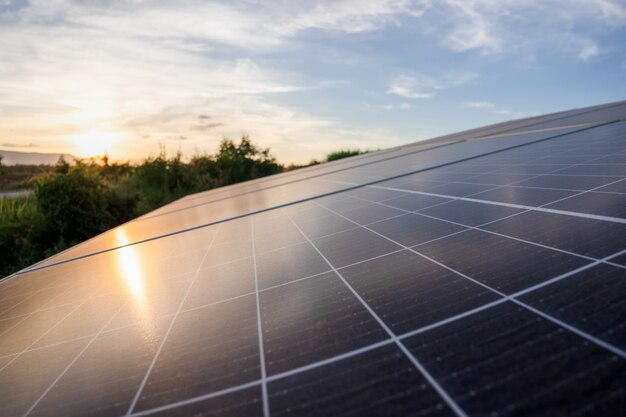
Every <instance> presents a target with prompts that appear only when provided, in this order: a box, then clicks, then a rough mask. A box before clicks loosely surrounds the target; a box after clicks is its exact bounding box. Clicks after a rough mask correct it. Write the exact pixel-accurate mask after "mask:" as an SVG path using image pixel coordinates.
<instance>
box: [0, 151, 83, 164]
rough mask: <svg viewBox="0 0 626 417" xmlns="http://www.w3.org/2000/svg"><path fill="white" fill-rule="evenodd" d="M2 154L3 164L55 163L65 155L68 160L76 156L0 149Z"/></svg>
mask: <svg viewBox="0 0 626 417" xmlns="http://www.w3.org/2000/svg"><path fill="white" fill-rule="evenodd" d="M0 155H2V156H4V159H2V164H3V165H54V164H56V162H57V161H58V160H59V157H60V156H61V155H63V156H64V157H65V159H66V160H67V161H68V162H71V161H73V160H74V159H75V158H76V157H75V156H74V155H70V154H60V153H40V152H16V151H5V150H4V149H0Z"/></svg>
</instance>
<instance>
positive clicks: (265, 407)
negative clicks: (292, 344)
mask: <svg viewBox="0 0 626 417" xmlns="http://www.w3.org/2000/svg"><path fill="white" fill-rule="evenodd" d="M250 233H251V234H252V263H253V266H254V292H255V293H256V316H257V317H256V318H257V326H258V327H257V331H258V333H259V360H260V362H261V393H262V396H263V416H264V417H269V416H270V405H269V399H268V397H267V371H266V370H265V348H264V345H263V325H262V321H261V301H260V299H259V298H260V297H259V275H258V272H257V264H256V246H255V243H254V241H255V239H254V219H253V218H252V217H251V218H250Z"/></svg>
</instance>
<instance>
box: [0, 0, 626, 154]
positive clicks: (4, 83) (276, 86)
mask: <svg viewBox="0 0 626 417" xmlns="http://www.w3.org/2000/svg"><path fill="white" fill-rule="evenodd" d="M0 6H2V8H0V62H1V63H2V64H1V65H0V110H1V111H0V135H2V136H5V137H6V136H9V135H10V136H11V138H13V137H16V136H20V137H21V140H23V143H30V142H32V141H38V143H41V144H42V147H44V146H55V144H57V145H58V146H60V145H61V144H62V143H63V141H64V140H65V139H64V138H66V137H67V136H69V135H73V134H76V133H78V132H81V131H84V130H86V129H102V130H122V129H126V130H128V131H129V132H130V133H131V134H132V135H135V136H133V137H134V138H135V139H133V141H132V143H131V144H129V145H128V146H129V147H134V148H133V149H135V148H136V149H139V148H140V147H141V146H144V147H145V146H146V145H145V144H144V143H145V142H146V141H145V140H143V142H142V140H141V139H137V138H142V137H145V136H149V137H151V138H152V140H154V141H158V140H163V141H165V142H166V141H167V140H168V139H167V138H171V137H176V138H178V137H180V136H185V137H187V138H188V140H186V141H185V143H186V144H189V145H185V146H203V145H202V144H203V143H205V142H207V141H212V142H211V143H214V142H216V141H217V140H218V139H219V138H220V137H221V136H222V135H228V136H237V135H238V134H240V133H242V132H241V130H248V132H247V133H250V134H255V135H256V136H257V138H258V140H260V141H261V142H263V143H264V144H265V143H267V144H270V143H271V144H276V145H277V146H278V148H277V152H279V156H284V157H285V158H287V159H290V158H294V155H296V154H297V152H296V151H295V149H299V148H298V147H299V146H301V145H299V144H296V143H295V140H296V139H295V138H298V139H302V138H307V137H310V138H311V139H313V138H319V137H323V138H325V139H323V140H324V141H325V143H332V142H333V141H337V140H338V139H340V137H339V135H340V134H347V136H351V137H352V136H353V135H352V133H346V132H356V133H358V135H361V137H364V138H365V139H364V140H369V139H371V140H378V139H376V138H380V137H383V135H382V134H380V132H378V131H376V132H374V131H372V133H368V132H369V131H362V130H359V129H354V130H348V129H346V128H345V127H344V126H342V124H341V122H340V121H338V120H335V119H333V118H329V117H320V116H317V115H315V114H309V113H305V112H302V111H298V110H296V109H294V108H292V107H291V106H288V105H284V104H277V103H278V101H277V100H275V97H274V96H275V95H276V94H281V93H288V92H297V91H301V90H303V89H309V88H311V82H310V80H306V79H302V78H301V76H300V75H299V74H295V73H290V72H288V71H285V70H283V69H282V68H280V67H278V68H276V67H272V66H270V65H268V63H267V62H268V61H267V60H263V59H258V57H259V56H260V54H262V53H264V52H269V53H271V54H280V53H281V52H282V51H287V52H289V51H291V50H295V49H297V48H300V47H302V46H303V45H306V44H304V43H301V41H302V40H303V39H304V38H306V37H307V36H311V35H312V34H313V35H315V34H317V33H318V32H324V34H325V35H328V34H330V35H333V36H338V35H344V36H352V35H354V34H363V33H366V32H374V31H381V30H385V29H388V28H402V27H405V26H411V30H412V29H416V30H417V31H419V30H422V32H421V33H422V35H423V36H424V38H425V40H427V41H433V42H432V43H435V44H438V45H443V46H444V47H446V48H448V49H450V50H453V51H458V52H460V53H479V54H508V56H512V57H517V56H518V55H523V54H521V53H520V51H521V52H524V51H534V50H535V49H537V48H541V47H545V45H550V46H556V47H557V48H558V49H560V50H562V51H565V52H566V53H568V54H571V55H572V56H574V57H577V58H579V59H581V60H589V59H591V58H593V57H594V56H596V55H598V54H599V53H603V52H604V51H605V49H604V47H603V45H602V44H600V43H599V42H598V41H597V39H595V37H596V36H597V34H598V33H603V31H605V30H610V29H612V28H621V27H623V26H624V25H625V24H626V7H625V6H624V4H623V3H620V2H615V1H609V0H569V1H565V0H546V1H540V0H510V1H506V2H503V1H499V0H440V1H435V0H370V1H367V2H363V1H361V0H324V1H308V0H307V1H304V0H301V1H295V0H294V1H289V2H285V1H266V2H257V1H240V2H231V1H201V0H186V1H185V2H182V3H181V2H171V1H167V0H154V1H150V2H147V1H140V0H135V1H123V2H122V1H120V2H112V1H110V0H90V1H72V0H54V1H52V0H31V1H29V2H11V1H8V0H0ZM474 78H476V75H475V74H471V73H454V74H445V73H444V74H443V75H437V76H432V75H431V76H426V75H424V74H419V73H411V72H407V73H405V74H401V75H399V76H398V77H397V78H396V79H394V80H393V81H392V82H391V83H390V85H389V88H388V93H389V94H393V95H397V96H399V97H402V98H405V99H411V100H416V99H428V98H432V97H434V96H436V95H437V94H438V93H439V92H440V91H441V90H443V89H447V88H452V87H454V86H458V85H461V84H464V83H467V82H470V81H471V80H473V79H474ZM409 106H410V103H404V104H400V105H399V108H400V109H406V108H407V107H409ZM490 111H494V112H507V111H509V110H508V109H506V108H499V107H494V108H492V109H491V110H490ZM198 114H207V115H211V116H212V117H213V121H212V122H211V125H212V128H211V129H208V130H207V129H204V130H198V129H194V127H197V120H196V117H197V115H198ZM356 133H355V135H354V137H356ZM385 134H389V132H385ZM328 138H332V140H327V139H328ZM368 138H369V139H368ZM11 140H13V139H11ZM320 151H321V152H323V150H320ZM138 152H139V151H138ZM281 153H282V155H281Z"/></svg>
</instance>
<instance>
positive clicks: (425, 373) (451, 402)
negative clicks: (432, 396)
mask: <svg viewBox="0 0 626 417" xmlns="http://www.w3.org/2000/svg"><path fill="white" fill-rule="evenodd" d="M287 217H288V218H289V220H290V221H291V222H292V223H293V224H294V226H296V227H297V228H298V229H299V230H300V232H301V233H302V235H303V236H304V237H305V238H306V239H307V240H308V241H309V243H310V244H311V245H313V247H314V248H315V249H316V250H317V251H318V253H319V254H320V256H321V257H322V258H324V260H325V261H326V262H327V263H328V265H329V266H330V267H331V268H332V269H333V271H334V272H335V274H337V276H338V277H339V278H340V279H341V281H342V282H343V283H344V285H345V286H346V287H348V289H349V290H350V292H352V294H354V296H355V297H356V298H357V299H358V300H359V302H360V303H361V304H362V305H363V307H365V309H366V310H367V311H368V312H369V313H370V315H371V316H372V317H373V318H374V319H375V320H376V322H378V324H379V325H380V326H381V327H382V328H383V329H384V330H385V332H386V333H387V334H388V335H389V336H390V337H391V339H392V340H393V341H394V343H395V344H396V346H397V347H398V348H400V350H402V352H403V353H404V354H405V355H406V357H407V358H408V359H409V360H410V361H411V363H412V364H413V365H414V366H415V367H416V368H417V369H418V371H419V372H420V373H421V374H422V376H423V377H424V378H426V380H427V381H428V382H429V383H430V385H431V386H432V387H433V389H434V390H435V391H437V393H438V394H439V395H440V396H441V397H442V399H443V400H444V401H445V402H446V404H448V406H449V407H450V408H451V409H452V410H453V411H454V412H455V414H457V415H458V416H460V417H467V414H465V412H464V411H463V410H462V409H461V407H459V405H458V404H457V403H456V402H455V401H454V400H453V399H452V398H451V397H450V396H449V395H448V393H447V392H446V391H445V390H444V389H443V388H441V386H440V385H439V383H438V382H437V381H436V380H435V379H434V378H433V377H432V376H431V375H430V374H429V373H428V371H427V370H426V369H425V368H424V367H423V366H422V365H421V364H420V363H419V362H418V361H417V359H416V358H415V357H414V356H413V355H412V354H411V353H410V352H409V351H408V350H407V349H406V347H405V346H404V345H403V344H402V342H401V341H400V339H398V337H397V335H396V334H395V333H394V332H393V331H392V330H391V329H390V328H389V327H388V326H387V325H386V324H385V322H384V321H383V320H382V319H381V318H380V317H379V316H378V314H376V313H375V312H374V310H373V309H372V308H371V307H370V306H369V304H367V303H366V302H365V300H363V298H362V297H361V296H360V295H359V294H358V293H357V292H356V291H355V290H354V288H353V287H352V286H351V285H350V284H349V283H348V281H346V279H345V278H344V277H343V275H341V273H340V272H339V271H338V270H337V269H336V268H335V267H334V266H333V264H332V263H331V262H330V261H329V260H328V259H327V258H326V256H324V254H323V253H322V251H320V250H319V248H318V247H317V246H316V245H315V243H313V242H312V241H311V239H309V237H308V236H307V235H306V234H305V233H304V232H303V231H302V230H301V229H300V228H299V227H298V225H297V223H295V222H294V221H293V220H292V219H291V217H289V215H287Z"/></svg>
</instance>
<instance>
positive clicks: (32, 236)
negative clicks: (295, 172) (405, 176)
mask: <svg viewBox="0 0 626 417" xmlns="http://www.w3.org/2000/svg"><path fill="white" fill-rule="evenodd" d="M360 153H363V152H361V151H352V150H350V151H340V152H333V153H332V154H329V155H328V157H327V158H326V160H336V159H340V158H342V157H347V156H352V155H356V154H360ZM314 163H315V164H317V163H319V162H317V161H314ZM311 164H313V162H312V163H311ZM0 166H1V164H0ZM296 167H297V166H290V167H288V168H289V169H294V168H296ZM4 169H5V173H6V175H5V179H4V181H2V178H0V181H2V183H3V184H5V185H6V184H7V182H8V181H7V180H8V178H7V177H8V176H9V175H11V178H12V179H11V182H10V183H11V184H12V186H11V187H6V188H5V189H14V188H16V187H14V186H15V184H18V183H19V184H21V185H22V187H21V188H24V187H26V188H31V189H32V190H33V195H31V196H29V197H22V198H13V199H0V253H2V256H1V257H0V278H1V277H3V276H6V275H9V274H11V273H13V272H15V271H16V270H19V269H22V268H24V267H27V266H29V265H31V264H33V263H35V262H37V261H39V260H41V259H43V258H45V257H48V256H51V255H53V254H55V253H57V252H59V251H62V250H64V249H66V248H68V247H70V246H72V245H74V244H76V243H78V242H81V241H84V240H86V239H89V238H90V237H92V236H95V235H97V234H99V233H102V232H104V231H106V230H108V229H110V228H112V227H114V226H117V225H119V224H121V223H124V222H126V221H128V220H130V219H132V218H135V217H137V216H139V215H142V214H144V213H147V212H149V211H151V210H154V209H156V208H158V207H160V206H162V205H164V204H167V203H169V202H171V201H174V200H176V199H178V198H181V197H183V196H185V195H187V194H191V193H195V192H200V191H205V190H209V189H212V188H215V187H220V186H224V185H229V184H234V183H238V182H241V181H246V180H250V179H254V178H259V177H263V176H266V175H272V174H275V173H278V172H281V171H283V170H285V169H286V168H285V167H283V166H282V165H281V164H279V163H278V162H277V161H276V159H275V158H274V157H273V156H272V155H271V153H270V150H269V149H264V148H260V147H258V146H256V145H254V144H253V143H252V142H251V140H250V138H248V137H247V136H244V137H243V138H242V139H241V140H240V141H239V142H238V143H236V142H234V141H232V140H228V139H225V140H223V141H222V142H221V143H220V145H219V149H218V151H217V152H216V153H215V154H213V155H210V154H205V155H196V156H194V157H192V158H191V159H190V160H188V161H185V160H183V157H182V155H181V154H180V153H177V154H174V155H171V156H170V155H168V154H167V153H166V152H165V151H164V150H163V149H162V150H161V151H160V152H159V153H158V154H157V155H154V156H151V157H148V158H147V159H145V160H144V161H143V162H141V163H139V164H130V163H128V162H126V163H111V162H110V161H109V158H108V157H107V156H104V157H100V158H91V159H86V160H77V161H75V162H74V163H69V162H68V161H66V160H65V159H63V157H61V158H60V159H59V161H58V162H57V164H56V165H55V166H14V167H4ZM9 173H10V174H9Z"/></svg>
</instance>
